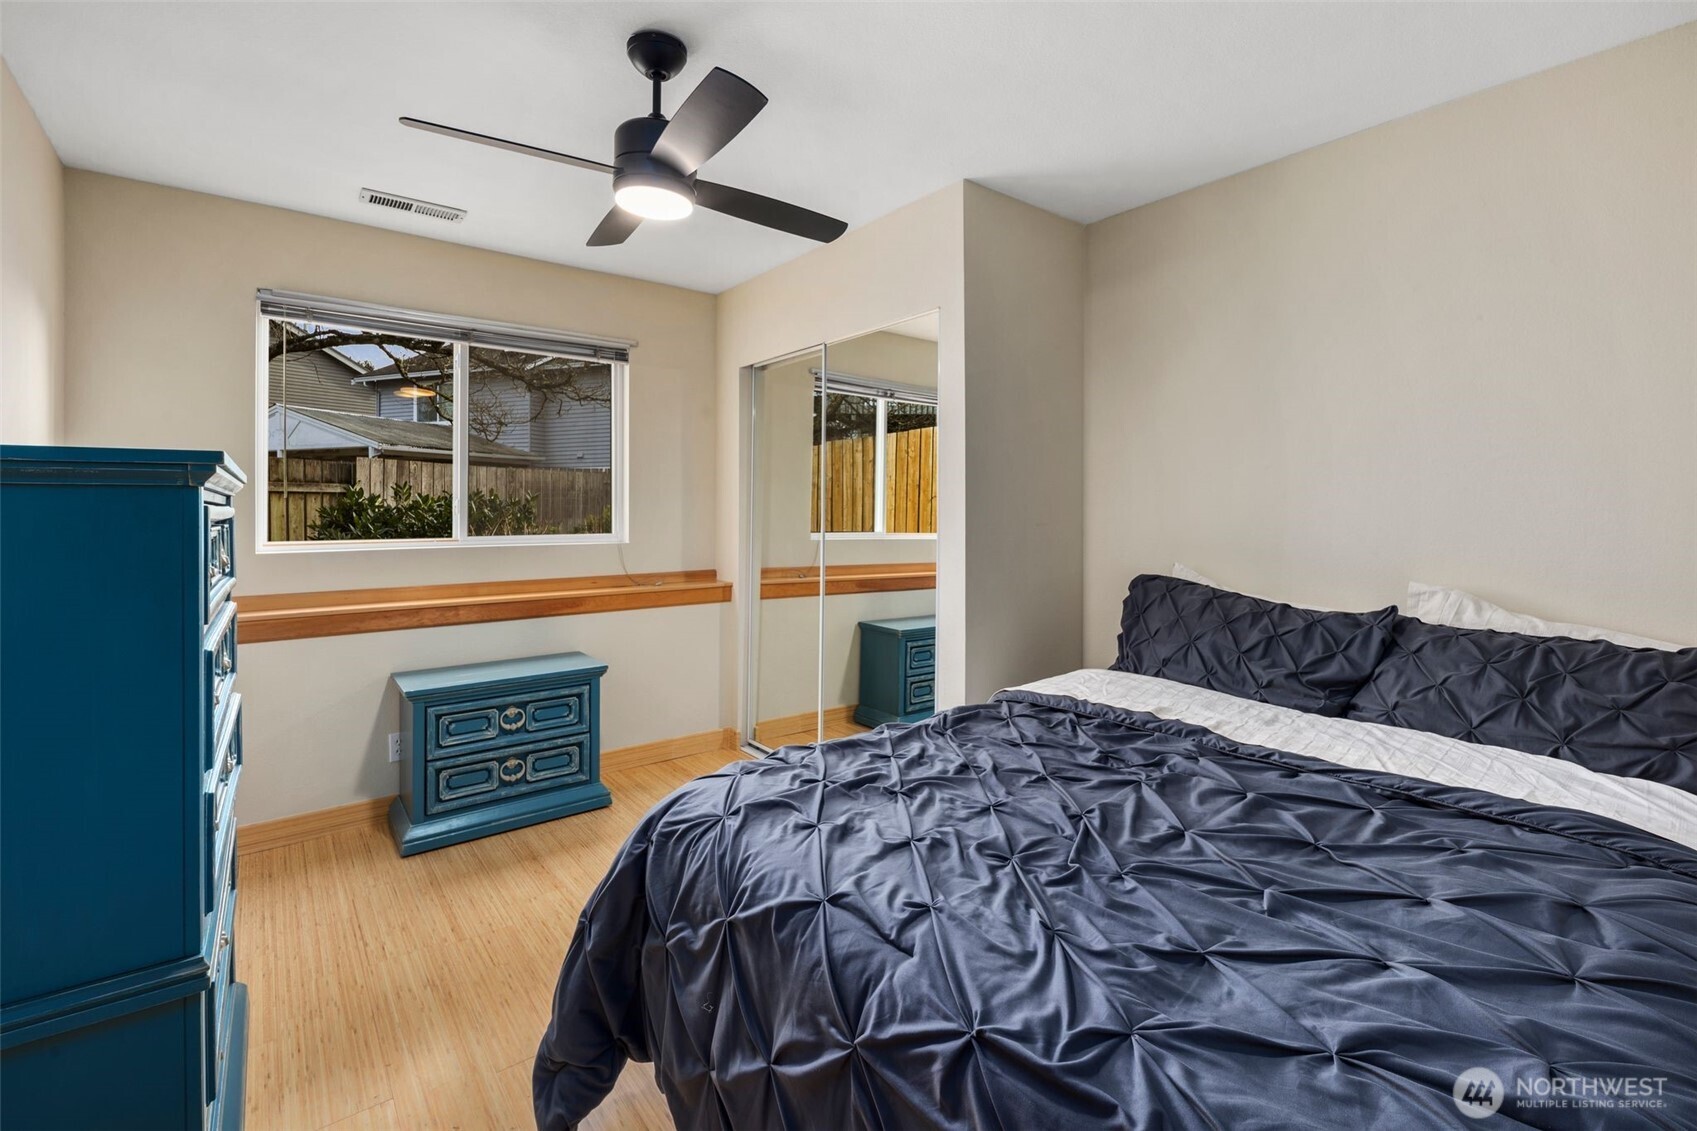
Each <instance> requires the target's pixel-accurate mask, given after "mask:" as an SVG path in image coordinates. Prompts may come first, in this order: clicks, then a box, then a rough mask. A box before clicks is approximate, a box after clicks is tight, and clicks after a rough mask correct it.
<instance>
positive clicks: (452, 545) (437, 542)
mask: <svg viewBox="0 0 1697 1131" xmlns="http://www.w3.org/2000/svg"><path fill="white" fill-rule="evenodd" d="M262 298H263V294H262V296H261V298H256V299H255V301H254V390H255V396H254V403H255V405H256V406H257V408H256V411H255V413H254V417H255V426H254V451H256V452H258V453H259V461H260V468H261V470H260V474H259V478H260V488H261V492H260V494H261V498H260V500H259V503H258V507H259V513H258V516H257V518H258V520H257V521H256V522H254V524H253V526H254V540H255V547H254V548H255V551H256V552H258V553H261V554H298V553H308V554H334V553H349V552H357V551H360V550H442V549H466V548H468V547H508V548H510V547H513V546H592V545H606V544H610V543H618V544H625V543H628V542H629V541H630V515H629V511H630V362H628V361H608V362H607V363H606V364H607V366H608V368H609V371H610V385H611V394H612V400H613V403H612V410H611V413H610V414H609V415H610V417H611V420H610V424H611V427H612V432H613V434H612V438H611V439H612V457H611V459H610V460H609V462H610V463H611V465H612V467H611V471H612V475H613V483H612V492H611V494H612V500H611V501H612V510H613V514H612V530H610V531H608V532H606V533H599V534H485V535H473V534H471V533H470V532H469V531H468V523H469V522H470V514H469V510H470V508H469V506H468V505H467V502H468V499H469V498H470V490H469V488H470V484H471V446H470V444H469V443H468V440H469V436H470V424H469V420H470V414H469V413H466V412H460V411H457V410H456V411H455V413H454V417H453V420H452V422H451V427H452V428H453V433H454V444H453V465H454V470H453V511H454V516H453V533H452V535H451V536H450V537H447V538H385V539H353V538H350V539H327V540H325V541H322V542H312V541H307V542H273V541H272V540H271V535H270V532H271V521H270V519H271V514H270V509H271V450H270V434H269V428H268V419H269V416H270V400H271V362H270V358H269V356H268V354H269V337H268V334H269V323H270V322H271V320H272V319H273V318H276V317H280V316H278V315H271V314H266V313H265V312H264V309H263V305H262ZM326 301H333V300H326ZM338 305H341V306H346V307H349V308H356V307H358V306H361V305H363V304H355V303H342V304H338ZM369 309H371V310H372V311H374V312H379V313H380V314H382V315H389V316H395V317H408V318H415V319H428V320H431V321H433V322H435V323H437V324H440V325H448V326H453V325H460V326H466V327H495V328H500V329H506V330H512V331H517V332H523V333H528V334H531V335H534V336H539V337H540V336H551V337H555V338H559V339H583V340H586V341H589V342H591V343H608V344H614V345H617V346H620V347H622V348H625V349H627V350H628V349H629V348H632V347H634V346H635V345H636V343H635V342H625V341H620V340H618V339H607V338H598V337H595V336H592V335H584V334H571V333H561V332H557V331H552V330H538V329H534V328H531V327H519V326H509V325H507V324H505V323H493V322H485V321H481V320H478V319H471V318H455V317H454V316H452V315H440V314H425V313H421V312H417V311H408V310H400V309H398V308H390V307H376V306H373V307H370V308H369ZM323 322H324V324H325V325H331V326H343V327H346V328H348V329H365V328H367V327H362V326H361V325H360V324H359V321H358V315H357V311H356V312H355V313H352V314H350V315H349V316H348V317H346V318H343V319H335V318H326V319H323ZM418 336H419V337H435V336H436V335H433V334H431V333H429V332H428V331H427V330H424V329H421V330H420V331H419V332H418ZM444 340H446V339H444ZM451 344H452V346H453V356H454V376H453V390H454V394H453V403H454V404H455V405H456V406H458V405H467V404H470V403H471V402H470V389H471V361H470V359H471V350H472V348H473V347H472V345H471V344H469V343H468V342H465V341H455V342H452V343H451ZM477 348H509V347H500V346H484V345H482V344H479V345H478V347H477ZM510 348H512V349H515V350H522V351H523V352H526V353H533V354H537V355H546V356H550V357H570V356H574V355H572V354H565V353H559V352H556V351H551V350H548V349H545V348H540V347H531V346H519V345H515V346H512V347H510ZM415 417H416V413H415Z"/></svg>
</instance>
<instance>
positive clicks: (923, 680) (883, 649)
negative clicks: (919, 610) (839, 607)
mask: <svg viewBox="0 0 1697 1131" xmlns="http://www.w3.org/2000/svg"><path fill="white" fill-rule="evenodd" d="M936 675H937V618H936V617H934V616H932V617H896V618H892V619H890V620H863V621H861V622H860V705H859V706H857V707H855V709H854V721H855V722H857V723H859V724H860V725H861V726H866V727H875V726H878V725H879V724H880V723H916V722H918V721H919V720H920V719H927V718H930V717H931V715H932V714H933V713H934V712H935V710H936V696H935V695H934V694H933V686H934V684H935V681H936Z"/></svg>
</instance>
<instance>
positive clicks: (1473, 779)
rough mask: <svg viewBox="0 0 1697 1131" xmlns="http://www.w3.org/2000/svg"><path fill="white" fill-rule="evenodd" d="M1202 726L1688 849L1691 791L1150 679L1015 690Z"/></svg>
mask: <svg viewBox="0 0 1697 1131" xmlns="http://www.w3.org/2000/svg"><path fill="white" fill-rule="evenodd" d="M1019 690H1023V691H1035V692H1040V693H1043V694H1047V695H1066V696H1071V697H1072V698H1074V699H1087V700H1089V701H1090V702H1093V703H1101V704H1104V705H1106V706H1111V707H1123V708H1126V709H1128V710H1133V711H1145V712H1148V713H1149V714H1151V715H1155V716H1157V717H1159V718H1163V719H1175V720H1179V721H1182V722H1187V723H1194V724H1195V725H1197V726H1202V727H1207V728H1208V729H1209V730H1211V731H1213V732H1214V733H1215V734H1219V735H1222V736H1224V737H1226V738H1229V739H1232V740H1233V741H1235V742H1244V743H1249V744H1251V745H1255V746H1266V747H1270V748H1272V749H1274V750H1285V751H1289V752H1290V753H1292V754H1306V755H1308V756H1309V757H1312V758H1322V759H1324V760H1326V761H1328V762H1335V763H1337V764H1339V765H1343V766H1352V767H1355V768H1356V769H1361V770H1381V771H1385V772H1387V773H1393V774H1402V775H1404V776H1406V777H1411V778H1421V779H1424V780H1425V781H1430V782H1437V783H1438V784H1440V785H1449V786H1461V787H1464V788H1468V789H1482V790H1486V791H1489V792H1491V793H1496V794H1500V795H1502V796H1504V797H1512V798H1517V799H1519V800H1523V801H1530V802H1534V803H1536V804H1539V805H1559V806H1564V807H1566V808H1569V809H1583V810H1585V811H1587V812H1590V813H1596V814H1599V815H1601V816H1604V817H1612V818H1614V819H1615V820H1617V821H1624V822H1625V823H1627V824H1629V825H1633V826H1636V827H1637V828H1640V829H1643V830H1645V831H1646V832H1651V833H1654V834H1656V835H1657V836H1660V837H1665V838H1666V839H1668V840H1671V841H1675V842H1677V843H1679V844H1683V845H1685V846H1686V847H1688V848H1693V849H1697V795H1693V794H1690V793H1686V792H1685V791H1684V790H1680V789H1674V788H1673V787H1672V786H1668V785H1663V784H1661V783H1660V782H1650V781H1640V780H1638V779H1636V778H1623V777H1618V776H1616V775H1614V774H1600V773H1596V772H1595V771H1593V770H1587V769H1585V768H1584V767H1583V766H1577V765H1575V764H1573V763H1572V762H1564V761H1562V760H1561V759H1559V758H1547V757H1542V756H1540V755H1536V754H1527V753H1525V752H1523V751H1519V750H1509V749H1506V748H1504V747H1501V746H1480V745H1477V744H1475V743H1471V742H1461V741H1459V740H1457V739H1453V738H1445V737H1444V736H1442V735H1437V734H1428V733H1426V732H1425V731H1418V730H1408V729H1405V728H1403V727H1391V726H1381V725H1379V724H1378V723H1363V722H1356V721H1355V720H1353V719H1332V718H1326V717H1324V716H1321V715H1311V714H1308V713H1306V712H1303V711H1293V710H1291V709H1290V708H1288V707H1275V706H1273V705H1271V704H1269V703H1257V702H1255V701H1253V700H1250V699H1240V698H1238V697H1237V696H1235V695H1225V694H1223V693H1221V692H1218V691H1209V690H1207V689H1206V688H1201V687H1192V686H1190V685H1189V684H1185V683H1174V682H1173V681H1172V680H1168V679H1157V678H1155V677H1154V676H1146V675H1133V674H1131V673H1129V672H1115V671H1107V670H1105V669H1102V668H1085V669H1082V670H1080V671H1075V672H1069V673H1068V674H1066V675H1059V676H1053V677H1051V678H1049V679H1042V680H1038V681H1037V682H1036V683H1027V684H1024V685H1022V687H1021V688H1019Z"/></svg>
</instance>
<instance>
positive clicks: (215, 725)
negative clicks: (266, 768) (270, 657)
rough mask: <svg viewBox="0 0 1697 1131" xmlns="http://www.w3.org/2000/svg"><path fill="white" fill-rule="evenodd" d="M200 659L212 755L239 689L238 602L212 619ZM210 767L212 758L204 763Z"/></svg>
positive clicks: (227, 604) (229, 603)
mask: <svg viewBox="0 0 1697 1131" xmlns="http://www.w3.org/2000/svg"><path fill="white" fill-rule="evenodd" d="M200 663H201V671H202V678H203V679H204V680H205V681H206V683H205V686H206V687H207V702H206V716H205V722H204V723H203V724H202V725H203V726H204V727H205V731H204V734H205V742H206V745H205V746H203V747H202V749H204V750H205V751H206V753H207V757H208V758H209V759H210V757H211V756H212V754H213V753H214V749H215V745H216V740H217V735H218V733H219V731H220V730H221V729H222V728H223V725H224V722H225V717H226V714H227V712H226V711H225V708H226V707H227V706H228V704H229V703H230V701H231V700H232V698H233V697H234V696H235V690H236V603H235V602H234V601H225V602H224V603H223V604H222V605H221V606H220V607H219V609H218V612H217V613H216V614H215V615H214V617H213V619H212V624H211V626H210V627H209V628H207V630H206V635H205V636H204V637H203V638H202V640H201V650H200ZM201 768H202V769H207V770H210V769H211V768H212V765H211V762H210V761H208V763H207V764H206V765H205V766H203V767H201Z"/></svg>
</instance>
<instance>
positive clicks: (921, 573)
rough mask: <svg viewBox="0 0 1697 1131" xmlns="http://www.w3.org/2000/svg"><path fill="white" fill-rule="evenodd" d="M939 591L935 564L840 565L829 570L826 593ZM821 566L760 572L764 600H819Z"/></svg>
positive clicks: (782, 568) (827, 567)
mask: <svg viewBox="0 0 1697 1131" xmlns="http://www.w3.org/2000/svg"><path fill="white" fill-rule="evenodd" d="M935 588H937V564H936V563H935V562H897V563H891V564H888V565H840V566H826V567H825V592H826V594H827V595H830V596H835V595H837V594H842V593H895V592H900V591H901V590H904V589H935ZM818 595H819V567H818V566H805V567H795V568H791V567H784V566H775V567H773V568H770V569H763V570H761V571H760V599H761V600H763V601H770V600H773V599H774V598H778V597H817V596H818Z"/></svg>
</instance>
